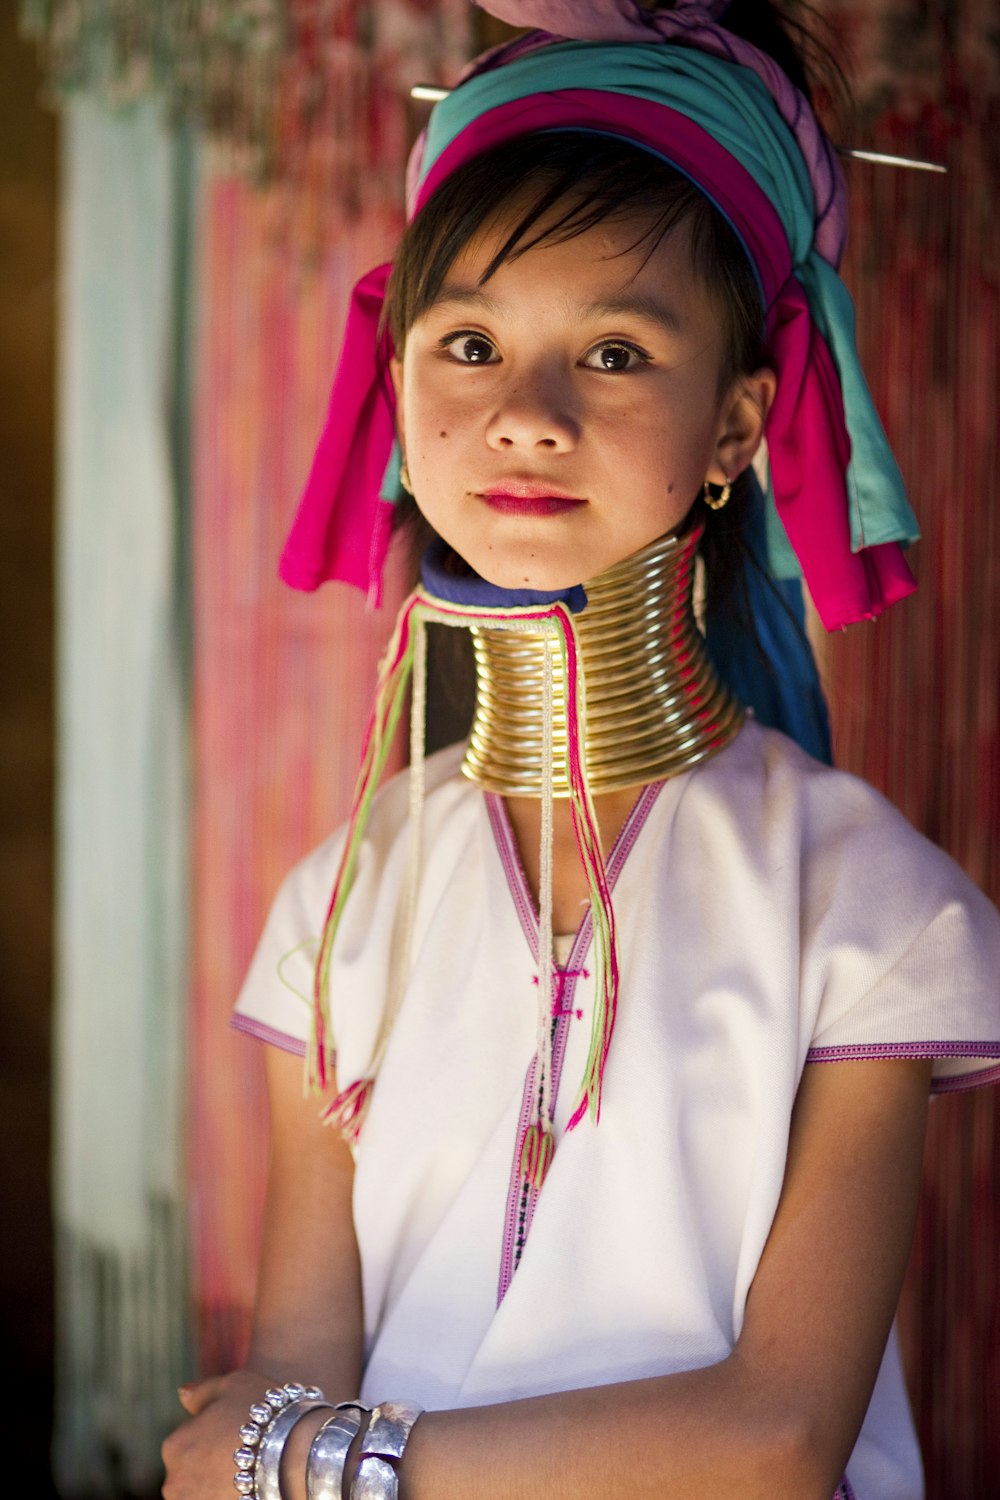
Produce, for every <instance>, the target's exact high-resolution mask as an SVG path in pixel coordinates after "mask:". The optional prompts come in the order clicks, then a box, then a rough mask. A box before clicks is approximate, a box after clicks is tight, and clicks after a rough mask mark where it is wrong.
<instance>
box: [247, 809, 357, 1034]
mask: <svg viewBox="0 0 1000 1500" xmlns="http://www.w3.org/2000/svg"><path fill="white" fill-rule="evenodd" d="M342 847H343V833H342V832H339V833H337V834H335V835H334V836H333V837H332V838H330V839H328V840H327V841H326V843H324V844H321V845H320V847H319V848H318V849H316V850H314V851H313V853H312V854H310V855H309V856H308V857H307V858H306V859H304V860H303V861H302V862H301V863H300V864H298V865H296V866H295V868H294V869H293V870H292V871H291V872H290V874H288V875H287V876H286V877H285V880H284V881H283V882H282V885H281V887H280V889H279V890H278V894H277V895H276V896H275V898H274V902H273V904H272V906H271V910H270V913H269V915H268V918H267V921H266V923H265V925H264V931H263V932H262V934H261V938H260V942H259V943H258V944H257V949H256V951H255V953H254V956H253V958H252V959H251V961H250V967H249V969H248V970H247V975H246V978H245V980H244V981H243V986H242V988H241V990H240V993H239V997H238V999H237V1001H236V1007H235V1010H234V1013H233V1025H234V1026H235V1027H236V1029H237V1030H238V1031H244V1032H246V1033H247V1034H248V1035H250V1036H254V1037H257V1038H258V1040H260V1041H265V1042H271V1043H273V1044H274V1045H275V1046H278V1047H283V1048H284V1049H285V1050H286V1051H287V1052H295V1053H297V1054H298V1055H299V1056H300V1057H304V1056H305V1052H306V1044H307V1041H308V1038H309V1031H310V1027H311V1024H312V1004H313V1001H312V995H313V975H314V970H315V966H316V957H317V954H318V952H319V944H320V936H321V934H322V931H323V923H324V919H325V917H326V911H327V907H328V905H329V901H330V891H331V889H332V887H333V881H334V878H335V875H336V869H337V862H338V860H339V858H340V852H341V849H342Z"/></svg>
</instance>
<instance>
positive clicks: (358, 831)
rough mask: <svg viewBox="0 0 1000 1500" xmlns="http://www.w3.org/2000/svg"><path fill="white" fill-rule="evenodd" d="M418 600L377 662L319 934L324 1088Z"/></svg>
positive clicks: (313, 1045) (319, 1084) (312, 1080)
mask: <svg viewBox="0 0 1000 1500" xmlns="http://www.w3.org/2000/svg"><path fill="white" fill-rule="evenodd" d="M416 605H417V595H415V594H411V595H410V597H409V598H408V599H407V600H405V601H404V603H403V607H402V609H401V610H400V612H399V615H398V617H397V619H396V625H395V628H394V630H393V633H392V638H391V639H390V641H389V645H388V647H387V648H386V652H385V655H384V657H383V658H382V662H381V665H380V666H379V672H378V680H377V684H376V689H375V702H374V704H373V706H372V711H371V715H370V717H369V720H368V726H367V728H366V730H365V737H364V743H363V745H362V749H361V769H360V771H359V773H358V780H357V784H356V786H355V789H354V803H353V806H352V808H351V816H350V820H349V822H348V827H347V838H346V840H345V842H344V849H343V852H342V854H341V857H340V864H339V866H338V868H337V875H336V879H335V880H334V883H333V892H332V894H331V896H330V905H329V907H328V909H327V914H326V919H325V921H324V924H323V937H322V940H321V942H320V949H319V956H318V958H317V960H316V976H315V983H314V987H313V1025H312V1033H311V1036H310V1038H309V1047H308V1051H307V1054H306V1079H307V1083H308V1086H309V1087H310V1088H311V1089H312V1090H313V1091H315V1092H322V1091H323V1090H325V1089H326V1087H327V1086H328V1084H329V1081H330V1076H331V1071H332V1067H333V1058H334V1052H335V1045H334V1039H333V1033H332V1029H331V1025H330V995H329V985H330V954H331V952H332V949H333V940H334V938H335V937H336V935H337V928H338V927H339V925H340V919H341V917H342V916H343V912H344V906H345V904H346V902H347V898H348V896H349V895H350V893H351V887H352V886H353V884H354V876H355V872H356V867H357V859H358V852H359V850H360V848H361V842H362V839H363V838H364V832H365V827H366V826H367V823H368V814H369V812H370V811H371V804H372V798H373V797H374V795H375V792H376V791H377V789H378V784H379V781H380V779H381V776H382V772H383V771H384V769H385V763H386V760H387V759H388V756H389V751H390V749H391V746H392V739H393V735H394V733H395V731H396V726H397V725H398V723H399V716H400V713H401V711H402V707H403V701H404V698H405V694H406V686H407V682H408V680H409V676H410V671H411V668H412V664H413V633H412V629H411V620H412V616H413V611H414V609H415V608H416ZM373 1071H374V1070H373ZM349 1092H350V1091H349V1090H344V1091H343V1093H341V1094H339V1095H338V1096H337V1098H336V1099H335V1100H334V1101H333V1104H332V1105H331V1106H330V1108H329V1109H328V1110H327V1111H326V1114H327V1116H328V1117H330V1118H331V1119H332V1118H334V1116H335V1114H336V1113H337V1112H338V1111H339V1109H340V1108H341V1105H342V1104H344V1105H345V1107H346V1099H347V1095H348V1093H349Z"/></svg>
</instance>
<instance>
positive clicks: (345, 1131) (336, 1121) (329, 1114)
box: [320, 1078, 375, 1146]
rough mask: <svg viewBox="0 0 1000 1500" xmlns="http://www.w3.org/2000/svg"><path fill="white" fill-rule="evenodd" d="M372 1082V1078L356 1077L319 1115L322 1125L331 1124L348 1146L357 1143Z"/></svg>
mask: <svg viewBox="0 0 1000 1500" xmlns="http://www.w3.org/2000/svg"><path fill="white" fill-rule="evenodd" d="M374 1083H375V1080H374V1078H359V1079H357V1080H356V1082H354V1083H352V1084H349V1085H348V1087H347V1088H346V1089H344V1090H343V1091H342V1092H341V1093H339V1094H338V1095H337V1097H336V1099H333V1100H332V1101H331V1102H330V1103H329V1104H328V1105H327V1107H326V1109H325V1110H324V1111H323V1113H322V1115H321V1116H320V1118H321V1119H322V1121H323V1124H324V1125H333V1126H334V1127H335V1129H337V1130H339V1131H340V1133H341V1135H342V1136H343V1137H344V1140H345V1141H346V1142H347V1143H348V1145H349V1146H356V1145H357V1143H358V1137H359V1136H360V1134H361V1127H362V1125H363V1124H364V1122H365V1115H366V1114H367V1113H368V1105H369V1103H370V1101H371V1096H372V1088H373V1087H374Z"/></svg>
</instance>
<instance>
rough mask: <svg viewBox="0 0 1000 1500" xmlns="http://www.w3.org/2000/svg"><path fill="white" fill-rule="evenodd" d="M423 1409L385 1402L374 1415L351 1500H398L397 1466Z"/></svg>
mask: <svg viewBox="0 0 1000 1500" xmlns="http://www.w3.org/2000/svg"><path fill="white" fill-rule="evenodd" d="M422 1412H423V1407H422V1406H414V1405H411V1403H410V1402H408V1401H383V1402H381V1403H380V1405H378V1406H376V1408H375V1410H374V1411H373V1412H372V1419H371V1421H370V1423H369V1424H368V1431H367V1432H366V1433H365V1442H364V1447H363V1448H362V1450H361V1461H360V1463H359V1464H358V1472H357V1473H356V1474H355V1476H354V1483H353V1484H352V1485H351V1500H397V1497H398V1495H399V1475H398V1474H397V1472H396V1464H398V1462H399V1460H400V1459H401V1458H402V1456H403V1450H404V1449H405V1447H406V1444H407V1442H408V1441H409V1437H410V1433H411V1432H412V1430H413V1424H414V1422H415V1421H416V1420H417V1418H418V1417H419V1416H420V1415H421V1413H422Z"/></svg>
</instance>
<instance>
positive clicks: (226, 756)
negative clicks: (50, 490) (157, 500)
mask: <svg viewBox="0 0 1000 1500" xmlns="http://www.w3.org/2000/svg"><path fill="white" fill-rule="evenodd" d="M287 19H288V22H289V25H290V26H291V27H292V32H293V38H294V47H293V51H292V53H291V54H290V56H289V57H288V59H287V60H286V63H285V65H284V67H283V68H282V69H281V70H279V75H278V85H277V92H276V95H275V98H274V100H273V106H274V116H273V118H274V121H275V122H276V125H277V135H276V138H275V140H274V141H273V142H272V145H274V147H275V149H276V150H277V153H278V156H277V159H278V160H279V161H280V162H281V163H282V164H283V166H284V168H285V171H284V173H283V175H282V176H281V177H280V178H275V179H274V180H273V181H271V182H269V183H266V184H264V185H263V186H261V185H259V184H255V183H254V182H252V181H248V180H247V178H246V176H245V175H243V176H240V175H237V174H236V173H235V171H234V170H233V169H232V168H233V161H232V158H231V156H230V154H229V150H228V148H227V147H226V146H225V145H224V144H223V145H220V146H219V147H216V148H210V149H209V152H208V156H207V161H206V172H205V174H204V179H203V190H202V197H201V202H200V212H199V221H200V225H201V233H200V241H199V251H198V257H197V259H198V266H199V304H200V307H201V310H202V322H201V336H200V340H199V355H198V375H197V387H196V396H195V410H196V422H195V455H194V502H193V548H194V631H195V640H196V650H195V668H194V746H195V786H196V789H197V790H196V806H195V817H194V823H195V845H194V891H193V896H194V935H193V943H194V957H193V987H194V993H193V1009H192V1015H193V1022H194V1032H193V1047H192V1055H191V1070H192V1071H191V1075H190V1088H191V1098H192V1115H191V1121H192V1127H191V1128H192V1139H191V1144H192V1152H191V1171H192V1188H193V1200H192V1201H193V1208H194V1223H193V1231H194V1232H193V1241H192V1243H193V1254H194V1258H195V1260H194V1268H193V1269H194V1278H195V1288H196V1296H197V1307H198V1332H199V1335H200V1350H201V1363H202V1367H203V1368H204V1369H206V1370H218V1369H225V1368H229V1367H231V1366H232V1365H233V1363H234V1362H239V1361H240V1360H241V1359H242V1357H243V1353H244V1349H245V1339H246V1333H247V1324H248V1317H249V1308H250V1304H251V1299H252V1292H253V1278H254V1268H255V1260H256V1223H257V1216H258V1213H259V1207H260V1197H261V1189H262V1184H263V1169H264V1164H265V1162H266V1149H267V1120H266V1105H265V1102H264V1097H263V1091H262V1086H261V1075H260V1064H261V1058H260V1056H259V1055H255V1056H253V1057H248V1051H252V1050H254V1049H248V1048H247V1047H246V1044H245V1042H243V1041H242V1040H241V1039H240V1038H239V1037H237V1036H236V1035H235V1034H234V1033H232V1032H231V1031H230V1030H229V1029H228V1025H227V1023H228V1019H229V1012H230V1009H231V1006H232V1000H233V997H234V995H235V994H236V991H237V989H238V987H239V984H240V982H241V980H242V977H243V974H244V972H245V970H246V966H247V963H248V961H249V958H250V955H251V953H252V951H253V948H254V945H255V944H256V941H257V938H258V936H259V934H260V930H261V927H262V925H263V921H264V917H265V916H266V914H267V909H268V906H269V905H270V901H271V899H272V897H273V895H274V892H275V891H276V889H277V887H278V885H279V883H280V881H281V878H282V877H283V875H284V874H285V873H286V872H287V870H288V869H289V868H290V866H291V865H292V864H293V863H294V862H295V861H296V859H298V858H299V857H301V855H302V854H303V853H305V851H306V850H307V849H309V848H310V847H312V846H313V845H315V844H316V843H317V842H318V841H319V840H320V839H321V838H323V837H324V836H325V835H326V834H327V833H328V832H329V831H330V830H331V829H332V828H334V827H335V826H336V825H337V824H338V823H340V822H342V821H343V819H344V818H345V817H346V815H347V813H348V811H349V809H350V802H351V794H352V792H353V788H354V781H355V776H356V774H357V765H358V754H359V747H360V744H361V739H362V734H363V731H364V725H365V721H366V718H367V714H368V707H369V700H370V695H371V689H372V684H373V683H374V680H375V673H376V666H377V660H378V656H379V653H380V652H381V650H382V648H383V647H384V645H385V640H386V637H387V635H388V633H389V630H390V628H391V625H392V620H393V616H394V614H395V609H396V606H397V605H398V603H399V601H400V600H401V598H402V595H403V593H404V592H405V581H404V574H405V572H406V560H405V559H404V558H398V559H397V560H396V567H395V569H394V571H393V573H392V576H390V578H389V579H388V580H387V588H386V599H385V607H384V608H383V610H382V611H381V612H380V613H379V614H378V615H373V614H372V613H370V612H368V611H367V610H366V607H365V602H364V600H363V598H362V597H361V596H360V594H358V593H357V592H356V591H354V590H348V589H340V588H337V589H328V590H324V592H323V594H321V595H320V596H318V597H309V596H303V595H301V594H297V593H294V592H292V591H291V590H288V589H286V588H285V587H284V586H283V585H282V584H280V583H279V582H278V580H277V576H276V563H277V558H278V555H279V553H280V551H281V546H282V543H283V541H284V537H285V533H286V532H287V529H288V525H289V523H290V520H291V516H292V514H293V510H294V505H295V502H296V499H297V497H298V494H299V491H300V489H301V485H302V482H303V479H304V477H305V474H306V471H307V469H308V465H309V460H310V458H311V456H312V451H313V447H314V445H315V442H316V436H317V433H318V431H319V429H320V425H321V420H322V414H323V411H324V408H325V404H326V401H327V399H328V395H329V387H330V380H331V376H332V371H333V368H334V364H335V361H336V353H337V349H338V347H339V343H340V338H341V334H342V330H343V324H344V318H345V315H346V310H347V303H348V299H349V296H350V291H351V288H352V286H353V284H354V282H355V280H356V279H357V278H358V277H359V276H360V275H362V273H363V272H365V271H366V270H368V269H369V267H370V266H372V265H374V264H377V263H378V262H380V261H382V260H384V259H385V258H386V257H387V255H388V254H389V253H391V250H392V247H393V245H394V244H395V241H396V240H397V238H398V236H399V232H400V228H401V224H402V177H403V168H404V165H405V157H406V151H407V148H408V144H409V139H410V135H411V133H412V129H413V126H412V122H411V118H410V116H411V109H412V106H411V104H410V100H409V89H410V86H411V84H412V83H414V82H416V81H417V80H418V79H420V78H428V77H429V78H432V79H436V78H440V77H442V76H447V77H448V78H451V77H453V76H454V75H455V73H456V72H457V71H458V68H459V67H460V65H461V62H462V61H463V59H464V56H465V52H466V48H467V46H468V41H467V37H466V30H465V27H466V22H467V13H466V7H465V5H464V3H463V4H459V3H457V0H450V3H442V4H437V5H432V6H426V5H421V4H417V3H415V0H413V3H409V0H407V3H395V4H389V5H385V6H382V5H380V6H379V7H377V9H376V8H375V7H371V6H362V5H358V4H350V5H339V6H327V7H325V8H322V7H317V6H315V5H294V4H293V5H291V6H290V7H289V10H288V18H287ZM328 64H329V66H327V65H328ZM319 77H325V78H326V79H327V86H326V89H325V91H324V92H316V91H315V90H313V85H314V84H315V82H316V80H317V78H319ZM331 78H332V80H333V82H332V85H331V84H330V79H331ZM311 91H313V93H314V95H315V103H316V110H317V112H316V113H313V112H310V111H309V110H307V109H305V108H304V103H303V101H304V99H305V98H306V97H307V96H308V95H309V94H310V92H311ZM393 764H394V765H396V766H398V764H399V760H398V759H396V760H395V761H394V763H393ZM391 768H392V767H390V769H391Z"/></svg>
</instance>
